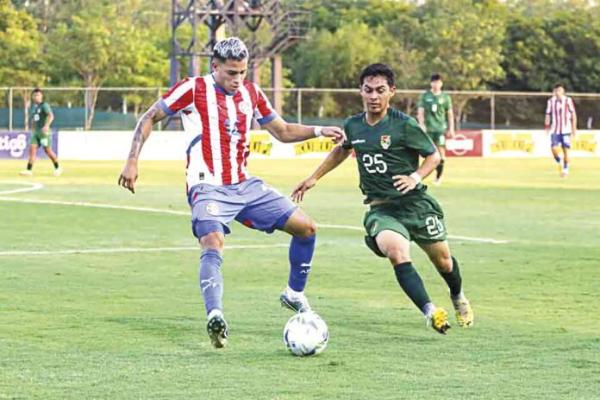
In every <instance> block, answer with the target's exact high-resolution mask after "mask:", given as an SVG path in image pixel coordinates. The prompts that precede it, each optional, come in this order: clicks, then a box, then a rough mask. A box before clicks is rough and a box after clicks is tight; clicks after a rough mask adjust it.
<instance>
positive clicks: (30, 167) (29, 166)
mask: <svg viewBox="0 0 600 400" xmlns="http://www.w3.org/2000/svg"><path fill="white" fill-rule="evenodd" d="M32 168H33V164H32V163H30V162H28V163H27V171H31V169H32Z"/></svg>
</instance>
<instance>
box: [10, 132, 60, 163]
mask: <svg viewBox="0 0 600 400" xmlns="http://www.w3.org/2000/svg"><path fill="white" fill-rule="evenodd" d="M51 135H52V150H54V152H55V153H57V154H58V131H56V130H52V134H51ZM30 138H31V132H25V131H0V159H1V158H4V159H6V158H8V159H27V158H28V155H29V154H28V149H27V148H28V146H29V139H30ZM37 156H38V158H48V156H47V155H46V152H45V151H44V150H43V149H42V148H38V152H37Z"/></svg>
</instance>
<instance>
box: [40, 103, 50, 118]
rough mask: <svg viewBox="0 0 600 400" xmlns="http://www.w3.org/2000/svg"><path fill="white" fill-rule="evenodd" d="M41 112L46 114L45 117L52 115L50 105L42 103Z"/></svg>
mask: <svg viewBox="0 0 600 400" xmlns="http://www.w3.org/2000/svg"><path fill="white" fill-rule="evenodd" d="M42 111H44V113H46V115H50V114H52V108H50V104H48V103H44V104H43V105H42Z"/></svg>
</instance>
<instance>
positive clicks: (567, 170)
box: [560, 168, 569, 178]
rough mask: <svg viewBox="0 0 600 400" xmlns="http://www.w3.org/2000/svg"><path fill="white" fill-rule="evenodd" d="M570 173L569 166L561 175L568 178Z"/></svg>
mask: <svg viewBox="0 0 600 400" xmlns="http://www.w3.org/2000/svg"><path fill="white" fill-rule="evenodd" d="M568 175H569V169H568V168H563V170H562V171H561V173H560V177H561V178H566V177H567V176H568Z"/></svg>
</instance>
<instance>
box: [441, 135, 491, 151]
mask: <svg viewBox="0 0 600 400" xmlns="http://www.w3.org/2000/svg"><path fill="white" fill-rule="evenodd" d="M446 155H447V156H448V157H481V156H482V155H483V135H482V134H481V131H458V132H457V133H456V135H455V136H454V137H453V138H448V139H446Z"/></svg>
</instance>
